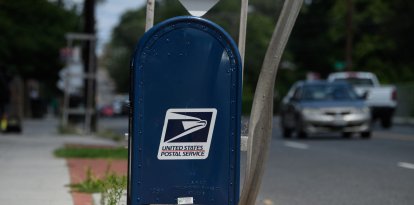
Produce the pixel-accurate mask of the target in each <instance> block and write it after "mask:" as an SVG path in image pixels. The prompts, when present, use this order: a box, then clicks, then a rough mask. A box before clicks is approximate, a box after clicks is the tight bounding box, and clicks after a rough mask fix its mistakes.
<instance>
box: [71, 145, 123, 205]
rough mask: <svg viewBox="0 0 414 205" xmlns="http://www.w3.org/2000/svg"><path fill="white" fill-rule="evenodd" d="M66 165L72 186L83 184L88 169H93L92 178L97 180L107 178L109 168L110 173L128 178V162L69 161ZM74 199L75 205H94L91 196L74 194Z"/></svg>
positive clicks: (109, 160) (108, 160) (105, 160)
mask: <svg viewBox="0 0 414 205" xmlns="http://www.w3.org/2000/svg"><path fill="white" fill-rule="evenodd" d="M77 147H79V146H77ZM82 147H83V146H82ZM88 147H90V146H88ZM95 148H96V147H95ZM66 163H67V166H68V168H69V174H70V183H71V184H76V183H80V182H83V181H84V180H85V179H86V171H87V170H88V169H91V172H92V174H93V175H92V176H94V177H97V178H103V177H104V176H105V173H107V171H108V168H109V171H110V172H115V173H116V174H118V175H121V176H122V175H124V176H126V175H127V171H128V161H127V160H115V159H114V160H112V159H67V160H66ZM72 198H73V202H74V205H93V204H92V203H93V202H92V195H91V194H88V193H79V192H72Z"/></svg>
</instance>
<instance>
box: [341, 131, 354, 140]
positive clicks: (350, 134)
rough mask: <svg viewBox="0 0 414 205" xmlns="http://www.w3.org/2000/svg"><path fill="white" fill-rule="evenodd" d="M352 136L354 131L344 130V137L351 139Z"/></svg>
mask: <svg viewBox="0 0 414 205" xmlns="http://www.w3.org/2000/svg"><path fill="white" fill-rule="evenodd" d="M351 136H352V132H343V133H342V138H345V139H349V138H351Z"/></svg>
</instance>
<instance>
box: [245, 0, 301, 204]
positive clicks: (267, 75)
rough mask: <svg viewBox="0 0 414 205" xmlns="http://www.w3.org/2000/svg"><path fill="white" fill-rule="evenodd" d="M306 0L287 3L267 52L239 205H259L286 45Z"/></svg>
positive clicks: (253, 108)
mask: <svg viewBox="0 0 414 205" xmlns="http://www.w3.org/2000/svg"><path fill="white" fill-rule="evenodd" d="M302 3H303V0H287V1H285V4H284V5H283V9H282V12H281V14H280V17H279V20H278V22H277V25H276V27H275V30H274V31H273V35H272V38H271V40H270V44H269V47H268V49H267V51H266V55H265V59H264V61H263V65H262V70H261V72H260V76H259V81H258V83H257V87H256V92H255V96H254V100H253V106H252V112H251V115H250V121H249V139H248V152H247V170H246V178H245V180H244V186H243V190H242V194H241V197H240V201H239V205H252V204H256V198H257V195H258V193H259V188H260V185H261V181H262V177H263V173H264V168H265V162H266V160H267V155H268V150H269V145H270V142H271V139H272V121H273V93H274V84H275V79H276V74H277V70H278V66H279V63H280V60H281V58H282V54H283V51H284V49H285V46H286V43H287V41H288V39H289V36H290V33H291V31H292V28H293V25H294V24H295V21H296V18H297V16H298V14H299V11H300V8H301V7H302Z"/></svg>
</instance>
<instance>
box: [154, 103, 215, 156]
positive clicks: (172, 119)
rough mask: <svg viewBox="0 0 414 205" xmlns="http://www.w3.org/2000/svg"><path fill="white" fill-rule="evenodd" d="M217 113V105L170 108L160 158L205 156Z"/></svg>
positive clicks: (159, 153)
mask: <svg viewBox="0 0 414 205" xmlns="http://www.w3.org/2000/svg"><path fill="white" fill-rule="evenodd" d="M216 115H217V110H216V109H214V108H197V109H169V110H167V113H166V114H165V121H164V127H163V130H162V135H161V142H160V147H159V149H158V159H160V160H182V159H206V158H207V157H208V153H209V150H210V144H211V138H212V135H213V131H214V124H215V121H216Z"/></svg>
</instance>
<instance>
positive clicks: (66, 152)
mask: <svg viewBox="0 0 414 205" xmlns="http://www.w3.org/2000/svg"><path fill="white" fill-rule="evenodd" d="M54 154H55V156H56V157H61V158H89V159H90V158H92V159H97V158H105V159H128V149H125V148H124V147H116V148H112V147H96V148H91V147H77V146H65V147H62V148H59V149H57V150H55V151H54Z"/></svg>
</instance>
